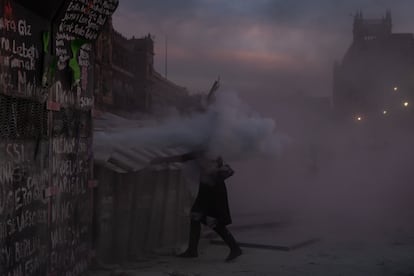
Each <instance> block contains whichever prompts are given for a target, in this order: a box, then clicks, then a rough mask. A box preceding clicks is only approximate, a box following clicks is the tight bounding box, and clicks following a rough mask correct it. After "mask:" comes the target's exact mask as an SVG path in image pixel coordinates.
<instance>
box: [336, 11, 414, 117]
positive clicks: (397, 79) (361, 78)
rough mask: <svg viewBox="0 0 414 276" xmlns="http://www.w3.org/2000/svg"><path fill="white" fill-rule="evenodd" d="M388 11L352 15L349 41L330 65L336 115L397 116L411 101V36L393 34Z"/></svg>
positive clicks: (413, 60) (413, 46) (413, 42)
mask: <svg viewBox="0 0 414 276" xmlns="http://www.w3.org/2000/svg"><path fill="white" fill-rule="evenodd" d="M392 27H393V26H392V18H391V13H390V12H389V11H387V12H386V14H385V16H383V17H382V18H380V19H366V18H364V16H363V14H362V12H358V13H357V14H356V15H355V17H354V24H353V42H352V44H351V46H350V47H349V49H348V50H347V52H346V53H345V56H344V57H343V59H342V61H341V62H337V63H335V66H334V82H333V83H334V87H333V106H334V109H335V111H336V113H337V115H339V116H341V117H343V118H348V119H355V118H356V119H358V120H362V119H365V118H368V117H369V118H376V117H383V116H391V115H397V114H399V115H401V113H403V112H405V111H406V110H405V111H404V109H407V108H408V107H409V105H410V104H411V103H412V101H413V100H414V98H413V96H414V36H413V34H411V33H393V32H392Z"/></svg>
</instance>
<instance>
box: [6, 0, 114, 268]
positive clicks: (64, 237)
mask: <svg viewBox="0 0 414 276" xmlns="http://www.w3.org/2000/svg"><path fill="white" fill-rule="evenodd" d="M117 4H118V0H65V1H45V2H44V3H42V4H40V3H38V4H37V5H33V1H23V0H20V1H11V0H3V1H1V2H0V5H1V6H0V275H13V276H19V275H59V276H60V275H80V274H82V273H83V272H84V271H85V270H86V269H87V266H88V260H89V257H90V253H91V241H92V239H91V224H92V205H93V196H92V189H93V186H94V185H93V183H95V182H94V181H92V179H93V175H92V170H91V169H92V167H91V163H92V162H91V161H92V158H93V156H92V152H91V143H92V118H91V109H92V107H93V91H92V86H93V74H92V73H93V70H92V69H93V66H92V65H93V60H94V57H93V52H92V43H93V42H94V41H95V40H96V38H97V37H98V35H99V32H100V31H101V30H102V28H103V25H104V24H105V22H106V21H107V19H108V17H110V16H111V14H112V13H113V12H114V11H115V9H116V7H117ZM48 5H51V7H48ZM52 6H53V7H52ZM45 10H46V11H49V12H48V13H47V12H45ZM52 13H53V14H52Z"/></svg>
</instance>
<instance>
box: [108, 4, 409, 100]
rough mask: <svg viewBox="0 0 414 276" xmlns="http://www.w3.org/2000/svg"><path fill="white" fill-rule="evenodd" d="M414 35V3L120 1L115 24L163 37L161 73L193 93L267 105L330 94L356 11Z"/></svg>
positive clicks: (159, 42)
mask: <svg viewBox="0 0 414 276" xmlns="http://www.w3.org/2000/svg"><path fill="white" fill-rule="evenodd" d="M386 9H390V10H391V12H392V16H393V24H394V29H393V30H394V32H409V33H411V32H414V1H412V0H226V1H224V0H175V1H161V0H146V1H143V0H141V1H136V0H120V6H119V8H118V10H117V12H116V13H115V14H114V18H113V21H114V26H115V28H116V29H117V30H118V31H120V32H121V33H123V34H124V35H125V36H127V37H132V36H135V37H142V36H144V35H146V34H148V33H151V34H152V35H153V36H154V37H155V54H156V55H155V63H156V70H157V71H158V72H160V73H162V74H164V61H165V60H164V58H165V54H164V53H165V50H164V47H165V38H166V36H168V78H169V79H170V80H172V81H174V82H175V83H177V84H179V85H181V86H185V87H187V88H188V89H189V90H190V91H194V92H201V91H206V90H208V89H209V87H210V86H211V84H212V82H213V81H214V80H215V79H216V78H217V76H218V75H220V76H221V81H222V87H223V89H230V90H236V91H239V92H242V94H245V95H247V96H248V97H249V98H251V97H258V98H261V99H263V100H266V99H267V98H269V97H270V98H272V97H274V95H277V94H286V93H304V94H312V95H330V93H331V86H332V80H331V79H332V68H333V63H334V61H335V60H336V59H341V58H342V56H343V54H344V53H345V51H346V49H347V48H348V47H349V45H350V43H351V41H352V22H353V17H352V14H353V13H355V12H356V11H357V10H362V11H363V13H364V16H365V17H367V18H380V17H382V16H383V15H384V14H385V11H386Z"/></svg>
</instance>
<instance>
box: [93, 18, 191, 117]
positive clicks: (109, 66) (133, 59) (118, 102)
mask: <svg viewBox="0 0 414 276" xmlns="http://www.w3.org/2000/svg"><path fill="white" fill-rule="evenodd" d="M95 48H96V51H97V52H98V53H101V54H100V55H98V56H97V62H96V69H95V70H96V71H97V74H96V75H98V77H97V81H96V85H95V103H96V107H97V108H99V109H101V110H107V111H112V112H117V111H129V112H147V113H148V112H151V111H153V109H154V108H159V107H161V108H162V107H165V108H168V107H175V108H177V109H182V108H184V106H186V104H185V101H186V99H187V98H188V92H187V90H186V89H185V88H184V87H180V86H178V85H176V84H175V83H173V82H171V81H169V80H167V79H166V78H164V77H163V76H161V74H159V73H158V72H157V71H156V70H155V69H154V40H153V38H152V36H151V35H150V34H148V35H146V36H144V37H142V38H135V37H132V38H129V39H128V38H126V37H125V36H123V35H122V34H120V33H119V32H117V31H116V30H114V28H113V26H112V24H111V22H108V24H107V26H106V29H105V31H104V32H103V33H102V35H101V37H100V38H99V39H98V41H97V43H96V44H95ZM109 76H111V77H109Z"/></svg>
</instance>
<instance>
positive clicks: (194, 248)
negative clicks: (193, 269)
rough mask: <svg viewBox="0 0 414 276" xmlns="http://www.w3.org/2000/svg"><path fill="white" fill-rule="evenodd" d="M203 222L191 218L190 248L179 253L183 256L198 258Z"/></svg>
mask: <svg viewBox="0 0 414 276" xmlns="http://www.w3.org/2000/svg"><path fill="white" fill-rule="evenodd" d="M200 232H201V224H200V222H199V221H195V220H191V223H190V239H189V242H188V248H187V250H186V251H184V252H183V253H181V254H179V255H178V257H181V258H197V257H198V241H199V240H200Z"/></svg>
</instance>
